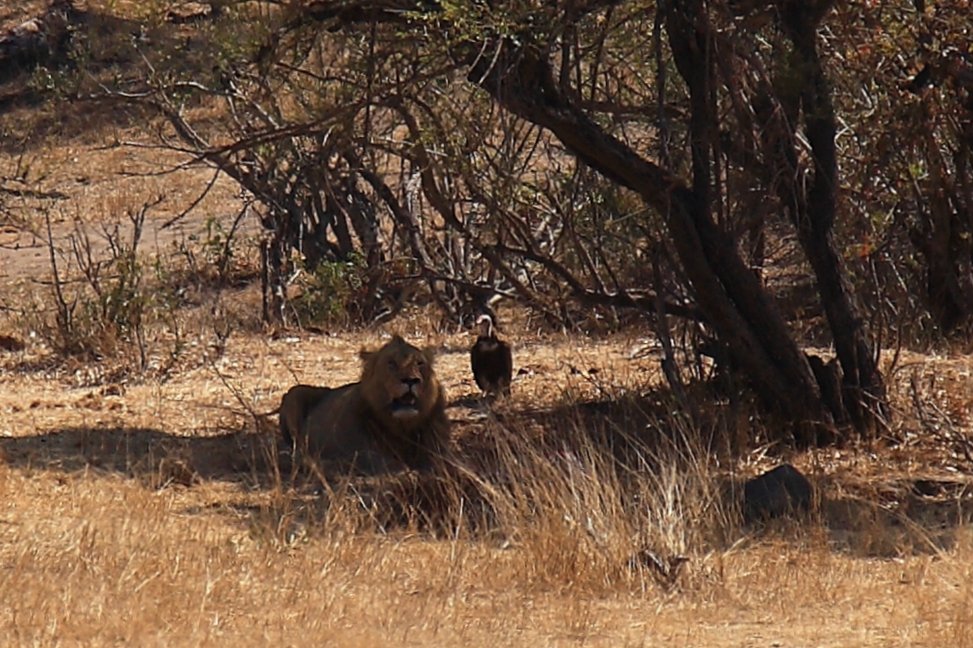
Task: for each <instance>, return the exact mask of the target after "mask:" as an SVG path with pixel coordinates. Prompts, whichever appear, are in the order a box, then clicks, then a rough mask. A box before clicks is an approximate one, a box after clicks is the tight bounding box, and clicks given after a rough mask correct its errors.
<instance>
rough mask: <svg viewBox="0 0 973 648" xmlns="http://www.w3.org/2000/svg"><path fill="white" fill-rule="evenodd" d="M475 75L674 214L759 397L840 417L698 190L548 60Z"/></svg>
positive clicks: (684, 258) (689, 263)
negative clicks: (573, 91)
mask: <svg viewBox="0 0 973 648" xmlns="http://www.w3.org/2000/svg"><path fill="white" fill-rule="evenodd" d="M506 46H507V44H506V43H503V42H501V43H497V44H496V45H495V47H506ZM469 78H470V80H472V81H474V82H476V83H479V84H480V85H481V86H482V87H483V88H485V89H486V90H487V91H488V92H490V94H491V95H492V96H493V97H494V98H495V99H496V100H497V101H498V102H499V103H500V104H501V105H502V106H503V107H504V108H506V109H507V110H509V111H510V112H512V113H513V114H515V115H518V116H520V117H521V118H523V119H527V120H529V121H531V122H533V123H535V124H538V125H540V126H542V127H544V128H547V129H548V130H550V131H551V132H552V133H554V135H555V136H557V137H558V139H560V140H561V142H562V143H563V144H564V145H565V146H566V147H567V148H568V149H569V150H571V151H572V152H573V153H574V154H576V155H577V156H578V157H579V158H580V159H581V160H583V161H584V162H585V163H586V164H588V165H589V166H591V167H592V168H593V169H595V170H597V171H599V172H600V173H602V174H604V175H605V176H607V177H609V178H611V179H612V180H614V181H616V182H618V183H619V184H621V185H623V186H625V187H628V188H629V189H631V190H632V191H635V192H636V193H638V194H639V195H640V196H641V197H642V199H643V200H644V201H645V202H646V203H647V204H649V205H650V206H652V207H654V208H655V209H658V210H659V211H660V212H662V213H663V214H665V215H666V217H667V222H668V225H669V233H670V236H671V237H672V241H673V245H674V246H675V248H676V251H677V253H678V254H679V257H680V260H681V262H682V264H683V267H684V268H685V270H686V273H687V275H688V276H689V279H690V281H691V282H692V285H693V289H694V290H695V292H696V297H697V299H698V300H699V304H700V308H701V310H702V311H703V312H704V314H705V316H706V319H707V321H708V322H709V323H710V324H711V325H712V326H713V327H714V328H715V329H716V331H717V333H718V335H719V337H720V339H721V340H722V341H723V342H724V343H725V344H726V345H727V346H728V348H729V349H730V353H731V355H732V357H733V360H734V361H735V362H736V363H739V366H740V367H742V368H743V369H744V371H745V372H746V374H747V375H748V376H749V377H750V378H751V379H752V381H753V383H754V387H755V389H756V390H757V392H758V393H759V394H760V395H761V396H762V397H763V398H764V400H765V401H766V402H768V403H770V404H773V405H776V406H778V407H780V408H781V409H782V410H783V411H786V412H788V413H789V414H790V415H791V416H792V417H793V418H794V420H795V421H797V422H804V421H825V422H827V421H829V420H830V416H829V413H828V412H827V410H826V408H824V406H823V404H822V401H821V397H820V393H819V390H818V387H817V383H816V382H815V380H814V378H813V375H812V373H811V370H810V367H809V365H808V363H807V360H806V358H805V357H804V355H803V354H802V353H801V352H800V350H799V349H798V348H797V345H796V344H795V343H794V341H793V339H792V338H791V337H790V334H789V332H788V330H787V327H786V325H785V323H784V321H783V318H782V317H781V316H780V314H779V313H778V312H777V310H776V308H775V307H774V305H773V303H772V301H771V300H770V298H769V297H768V295H767V294H766V293H765V292H764V291H763V289H762V288H761V286H760V283H759V281H758V279H757V278H756V277H755V276H754V274H753V273H752V272H750V271H749V269H748V268H747V267H746V264H745V263H744V262H743V260H742V259H741V258H740V256H739V254H738V252H737V250H736V246H735V245H734V243H733V241H732V240H731V239H730V238H729V237H728V236H727V235H726V233H725V232H723V231H722V230H721V229H720V228H719V227H718V226H717V225H716V223H714V222H713V219H712V215H711V214H710V213H709V210H708V209H707V206H706V204H705V203H704V204H700V198H699V194H698V193H697V192H696V191H694V190H693V189H691V188H688V187H686V186H685V185H684V184H683V183H682V182H681V181H680V180H679V179H678V178H676V177H674V176H672V175H671V174H670V173H669V172H668V171H666V170H665V169H662V168H661V167H659V166H658V165H656V164H653V163H652V162H649V161H647V160H645V159H643V158H641V157H639V156H638V155H636V154H635V152H634V151H632V150H631V149H630V148H628V147H627V146H626V145H625V144H623V143H622V142H620V141H619V140H617V139H616V138H614V137H612V136H611V135H609V134H607V133H605V132H604V131H603V130H602V129H601V128H600V127H599V126H598V125H597V124H595V123H594V122H593V121H592V120H591V119H589V118H588V117H587V116H586V115H585V114H584V113H583V112H581V110H580V109H578V108H577V107H576V106H575V105H574V104H572V103H571V102H570V101H569V100H568V99H567V98H566V97H564V96H563V95H562V94H561V92H560V90H559V89H558V87H557V85H556V82H555V81H554V78H553V74H552V72H551V69H550V66H549V64H548V62H547V61H546V60H545V59H544V58H543V57H542V55H541V54H540V53H539V52H538V51H536V50H533V49H530V48H526V49H522V50H518V51H512V52H511V56H510V57H505V56H503V54H502V53H500V54H499V55H498V56H497V57H496V58H495V59H493V60H492V61H491V59H490V57H481V58H480V59H479V61H478V63H477V64H475V65H474V66H473V68H472V69H471V71H470V74H469ZM795 429H797V430H804V429H806V428H804V427H803V426H797V428H795ZM802 434H803V433H802ZM798 441H800V442H805V443H806V442H809V441H812V439H811V438H809V437H804V438H799V439H798Z"/></svg>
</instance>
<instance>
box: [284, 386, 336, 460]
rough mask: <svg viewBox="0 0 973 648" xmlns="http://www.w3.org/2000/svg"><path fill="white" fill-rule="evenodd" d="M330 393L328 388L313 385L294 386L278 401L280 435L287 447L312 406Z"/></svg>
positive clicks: (298, 432)
mask: <svg viewBox="0 0 973 648" xmlns="http://www.w3.org/2000/svg"><path fill="white" fill-rule="evenodd" d="M332 391H334V390H333V389H331V388H330V387H315V386H314V385H294V386H293V387H291V388H290V389H288V390H287V393H286V394H284V397H283V398H282V399H280V407H279V408H278V409H277V412H278V414H279V415H280V434H281V436H282V437H284V441H286V442H287V444H288V445H292V444H293V443H294V440H295V439H296V438H297V437H298V436H299V435H300V432H301V428H303V427H304V421H305V420H306V419H307V415H308V414H310V413H311V410H312V409H314V406H315V405H317V404H318V402H319V401H320V400H321V399H322V398H324V397H325V396H326V395H327V394H329V393H331V392H332Z"/></svg>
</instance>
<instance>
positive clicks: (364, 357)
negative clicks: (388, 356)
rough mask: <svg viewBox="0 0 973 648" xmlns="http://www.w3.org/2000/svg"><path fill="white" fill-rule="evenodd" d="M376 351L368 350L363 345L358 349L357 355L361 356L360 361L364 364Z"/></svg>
mask: <svg viewBox="0 0 973 648" xmlns="http://www.w3.org/2000/svg"><path fill="white" fill-rule="evenodd" d="M376 353H377V351H369V350H368V349H366V348H365V347H362V348H361V350H360V351H359V352H358V357H359V358H361V361H362V362H364V363H365V364H368V361H369V360H370V359H371V358H372V357H373V356H374V355H375V354H376Z"/></svg>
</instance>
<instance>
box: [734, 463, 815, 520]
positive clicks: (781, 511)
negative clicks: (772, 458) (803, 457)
mask: <svg viewBox="0 0 973 648" xmlns="http://www.w3.org/2000/svg"><path fill="white" fill-rule="evenodd" d="M811 495H812V489H811V483H810V482H809V481H808V480H807V477H805V476H804V475H802V474H801V472H800V471H799V470H798V469H797V468H795V467H794V466H792V465H790V464H782V465H780V466H777V467H776V468H774V469H773V470H770V471H768V472H765V473H764V474H762V475H760V476H759V477H755V478H754V479H751V480H750V481H748V482H747V483H746V484H745V485H744V487H743V519H744V521H745V522H746V523H747V524H750V523H752V522H756V521H759V520H768V519H770V518H776V517H781V516H783V515H787V514H788V513H792V512H804V513H806V512H807V511H809V510H810V509H811Z"/></svg>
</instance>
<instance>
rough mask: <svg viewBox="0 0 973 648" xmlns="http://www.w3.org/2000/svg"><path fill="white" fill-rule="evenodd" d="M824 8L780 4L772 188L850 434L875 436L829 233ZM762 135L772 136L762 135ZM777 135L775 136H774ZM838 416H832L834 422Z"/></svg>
mask: <svg viewBox="0 0 973 648" xmlns="http://www.w3.org/2000/svg"><path fill="white" fill-rule="evenodd" d="M827 6H828V4H827V3H826V2H819V3H818V5H817V6H815V7H813V11H811V10H808V8H807V5H806V3H803V2H798V1H797V0H791V1H789V2H785V3H783V6H782V9H783V11H782V12H781V13H782V16H783V20H784V25H785V28H786V30H787V32H788V35H789V37H790V38H791V40H792V42H793V43H794V56H793V58H792V59H791V65H790V66H788V68H787V70H786V72H785V74H788V75H791V76H792V77H796V80H793V79H792V81H791V82H790V83H788V84H782V85H786V86H787V87H788V88H794V89H795V91H794V92H793V93H792V95H791V96H788V95H787V94H786V92H785V93H784V94H783V96H782V101H783V103H784V109H783V110H782V111H775V112H776V113H777V114H778V115H780V116H786V122H783V123H782V121H781V119H780V117H778V118H777V123H778V130H783V129H786V133H784V134H783V137H779V138H777V143H778V145H779V153H778V155H776V156H774V157H775V158H776V160H775V161H777V162H778V163H779V164H781V165H782V166H781V168H783V169H786V171H785V172H783V173H780V174H779V177H780V178H781V179H782V180H781V182H780V183H779V185H778V188H779V193H780V195H781V198H782V201H783V203H784V205H785V206H786V208H787V210H788V213H789V214H790V216H791V219H792V221H793V223H794V226H795V228H796V229H797V235H798V239H799V240H800V243H801V247H802V248H803V249H804V253H805V255H806V256H807V258H808V261H809V262H810V264H811V268H812V269H813V271H814V274H815V277H816V279H817V285H818V293H819V295H820V297H821V302H822V305H823V306H824V312H825V315H826V317H827V319H828V325H829V327H830V329H831V335H832V338H833V339H834V345H835V351H836V353H837V356H838V361H839V362H840V363H841V369H842V373H843V383H844V388H845V394H844V395H843V403H844V407H845V408H846V409H847V414H848V416H849V417H850V418H851V421H852V423H853V425H854V426H855V428H856V429H857V430H858V431H859V432H861V433H862V434H864V435H866V436H870V435H871V434H873V433H874V430H875V426H876V424H877V423H878V422H879V421H880V420H881V419H883V418H884V416H885V384H884V381H883V379H882V374H881V373H880V372H879V370H878V366H877V358H876V356H875V355H874V354H873V353H872V350H871V344H870V342H869V340H868V334H867V332H866V331H865V327H864V323H863V320H862V318H861V316H860V315H859V314H858V309H857V307H856V305H855V303H854V296H853V293H852V292H851V290H850V289H849V288H848V285H847V282H846V280H845V275H844V272H843V270H842V264H841V257H840V255H839V254H838V252H837V251H836V249H835V246H834V235H833V227H834V221H835V214H836V205H837V196H836V191H837V186H838V164H837V156H836V149H835V133H836V132H837V127H836V123H835V115H834V107H833V105H832V102H831V86H830V84H829V83H828V80H827V78H826V77H825V74H824V69H823V67H822V65H821V59H820V57H819V55H818V52H817V26H818V21H819V20H820V19H821V17H823V15H824V14H823V13H822V11H823V10H824V9H825V7H827ZM801 108H802V109H803V116H804V123H805V135H806V137H807V140H808V142H809V143H810V145H811V151H812V153H813V155H812V156H811V157H812V159H813V164H814V172H813V176H812V179H811V182H810V188H809V189H807V190H805V189H804V186H803V185H802V184H801V182H800V181H799V178H800V177H801V175H802V171H801V169H800V167H799V163H798V159H797V142H796V137H795V129H796V125H797V121H798V111H799V110H800V109H801ZM766 132H770V129H768V130H767V131H766ZM778 134H780V133H778ZM839 414H840V413H836V415H839Z"/></svg>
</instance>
